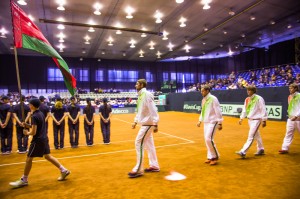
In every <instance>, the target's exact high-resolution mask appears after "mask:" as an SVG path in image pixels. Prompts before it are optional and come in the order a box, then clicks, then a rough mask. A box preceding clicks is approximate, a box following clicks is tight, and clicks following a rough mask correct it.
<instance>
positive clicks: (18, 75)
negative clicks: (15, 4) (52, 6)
mask: <svg viewBox="0 0 300 199" xmlns="http://www.w3.org/2000/svg"><path fill="white" fill-rule="evenodd" d="M11 4H12V0H10V11H11V20H12V28H13V33H14V17H13V12H12V7H11ZM13 39H14V54H15V63H16V73H17V81H18V90H19V95H20V105H21V113H22V122H25V116H24V103H23V102H22V90H21V81H20V73H19V62H18V53H17V47H16V45H15V36H14V34H13Z"/></svg>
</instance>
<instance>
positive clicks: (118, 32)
mask: <svg viewBox="0 0 300 199" xmlns="http://www.w3.org/2000/svg"><path fill="white" fill-rule="evenodd" d="M116 27H118V28H122V27H123V26H122V25H121V24H120V23H119V22H118V23H117V24H116ZM116 34H117V35H120V34H122V31H121V30H117V31H116Z"/></svg>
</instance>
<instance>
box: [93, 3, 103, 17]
mask: <svg viewBox="0 0 300 199" xmlns="http://www.w3.org/2000/svg"><path fill="white" fill-rule="evenodd" d="M94 8H95V11H94V14H95V15H101V12H100V9H101V8H102V5H101V4H100V3H95V4H94Z"/></svg>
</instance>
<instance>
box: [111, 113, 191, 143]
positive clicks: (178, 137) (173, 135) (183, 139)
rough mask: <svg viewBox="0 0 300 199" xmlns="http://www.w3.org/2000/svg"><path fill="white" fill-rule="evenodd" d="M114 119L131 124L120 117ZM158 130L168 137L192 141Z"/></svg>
mask: <svg viewBox="0 0 300 199" xmlns="http://www.w3.org/2000/svg"><path fill="white" fill-rule="evenodd" d="M114 119H117V120H120V121H122V122H125V123H128V124H131V123H130V122H127V121H125V120H121V119H119V118H114ZM158 132H159V133H162V134H165V135H168V136H170V137H175V138H178V139H181V140H184V141H187V142H189V143H194V141H192V140H188V139H185V138H182V137H178V136H175V135H171V134H168V133H164V132H162V131H158Z"/></svg>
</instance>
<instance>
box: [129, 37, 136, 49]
mask: <svg viewBox="0 0 300 199" xmlns="http://www.w3.org/2000/svg"><path fill="white" fill-rule="evenodd" d="M129 43H130V44H131V45H130V48H135V45H134V44H136V41H135V40H133V39H131V40H130V41H129Z"/></svg>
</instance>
